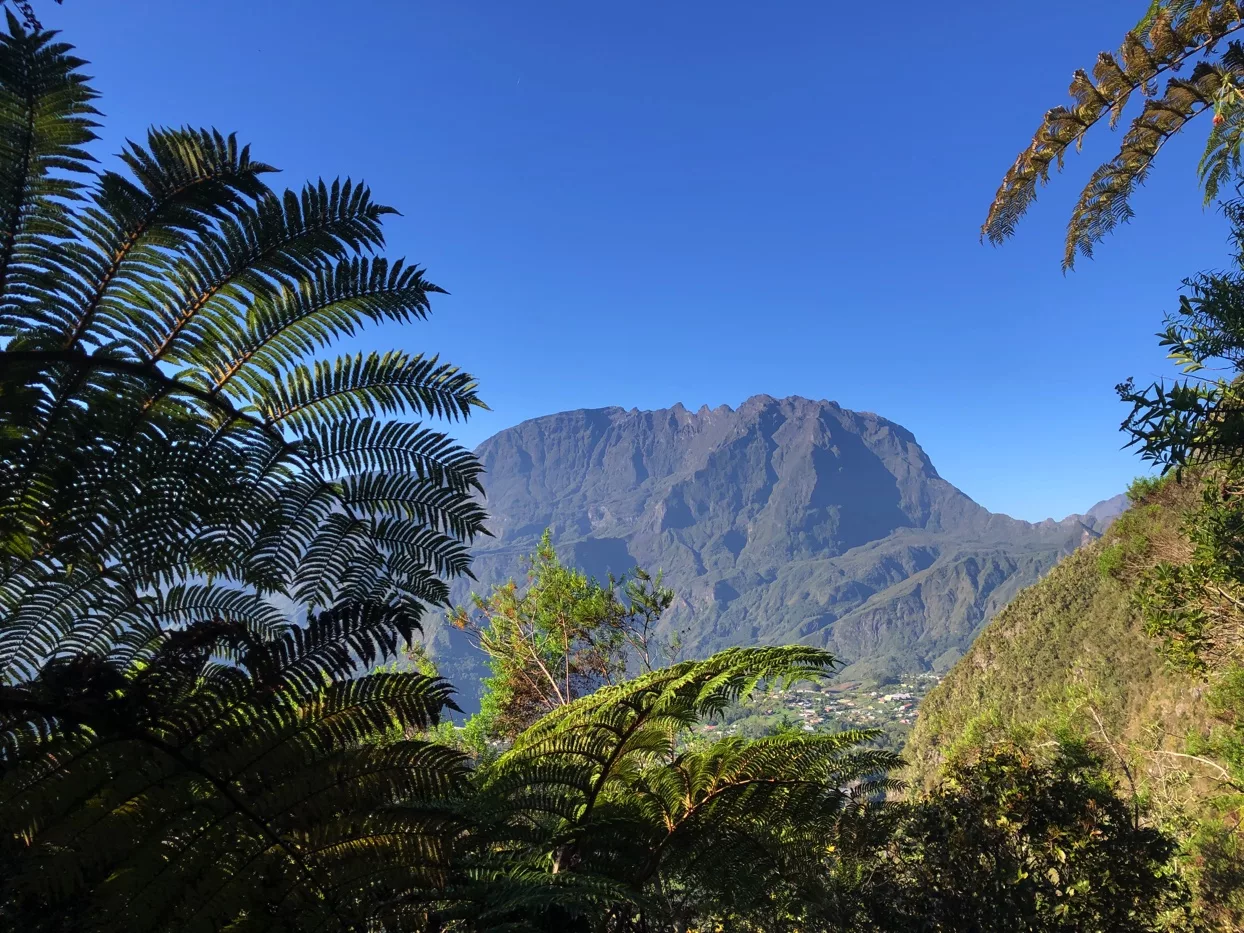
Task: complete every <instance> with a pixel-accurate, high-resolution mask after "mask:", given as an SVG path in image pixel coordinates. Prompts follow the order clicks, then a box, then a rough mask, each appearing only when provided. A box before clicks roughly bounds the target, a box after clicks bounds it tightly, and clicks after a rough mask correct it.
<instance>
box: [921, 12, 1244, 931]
mask: <svg viewBox="0 0 1244 933" xmlns="http://www.w3.org/2000/svg"><path fill="white" fill-rule="evenodd" d="M1241 28H1244V14H1242V12H1241V9H1240V8H1239V6H1238V5H1237V4H1235V3H1223V2H1183V3H1163V2H1158V3H1154V4H1153V6H1152V9H1151V10H1150V13H1149V15H1148V16H1147V17H1146V18H1145V20H1144V21H1142V23H1141V25H1140V27H1138V29H1137V30H1134V31H1133V32H1131V33H1129V34H1128V36H1127V39H1126V41H1125V43H1124V45H1123V48H1122V49H1121V51H1120V53H1119V54H1118V55H1117V56H1111V55H1106V54H1103V56H1102V57H1101V58H1100V59H1099V62H1098V65H1097V67H1096V68H1095V69H1094V73H1093V77H1092V78H1091V79H1090V78H1089V76H1088V75H1087V74H1086V73H1084V72H1077V74H1076V77H1075V80H1074V81H1073V84H1072V95H1073V97H1074V98H1075V101H1076V106H1075V107H1072V108H1055V109H1054V110H1051V111H1050V112H1049V113H1048V114H1047V116H1046V118H1045V121H1044V123H1043V125H1042V127H1041V129H1040V130H1039V131H1038V133H1037V136H1036V137H1035V138H1034V140H1033V143H1032V145H1031V146H1030V147H1029V149H1027V150H1026V151H1025V152H1024V153H1021V155H1020V157H1019V159H1018V160H1017V162H1016V163H1015V166H1014V167H1013V168H1012V169H1011V171H1010V172H1009V173H1008V174H1007V177H1006V179H1005V181H1004V182H1003V186H1002V189H1001V190H1000V191H999V194H998V198H997V200H996V201H995V202H994V205H993V208H992V210H991V213H990V217H989V220H988V221H987V223H986V226H985V233H986V235H988V236H989V237H991V238H993V239H995V240H1001V239H1004V238H1006V237H1007V236H1009V235H1010V233H1011V232H1012V231H1013V229H1014V225H1015V223H1016V222H1017V221H1018V219H1019V217H1020V216H1021V215H1022V214H1023V213H1024V211H1025V210H1026V209H1027V207H1028V205H1029V203H1030V202H1031V200H1032V198H1033V196H1034V194H1035V190H1036V186H1037V184H1038V182H1044V181H1046V180H1048V175H1049V167H1050V166H1051V165H1052V164H1054V163H1055V162H1056V161H1057V162H1058V163H1059V164H1061V159H1062V156H1063V153H1064V152H1065V150H1066V149H1067V148H1068V147H1069V146H1070V145H1071V144H1072V143H1075V142H1078V140H1079V138H1080V137H1081V136H1082V135H1083V134H1084V133H1085V132H1087V131H1088V129H1089V128H1090V127H1091V126H1092V125H1094V124H1095V123H1097V122H1099V121H1100V120H1102V119H1104V118H1105V117H1106V115H1107V114H1111V116H1112V118H1117V116H1118V111H1119V109H1121V107H1122V105H1123V103H1125V102H1126V99H1127V96H1128V94H1129V93H1131V92H1132V91H1135V90H1143V91H1144V92H1145V93H1146V94H1147V95H1148V96H1149V97H1150V99H1149V100H1148V101H1147V102H1146V104H1145V106H1144V108H1143V111H1142V113H1141V115H1140V116H1139V117H1138V118H1137V119H1136V121H1135V122H1134V123H1133V124H1132V126H1131V128H1130V129H1129V130H1128V132H1127V133H1126V134H1125V136H1124V139H1123V145H1122V148H1121V150H1120V153H1119V156H1118V157H1117V158H1116V159H1114V160H1113V161H1112V162H1110V163H1108V164H1107V165H1105V166H1103V167H1102V168H1101V169H1099V170H1098V171H1097V172H1096V173H1095V174H1094V175H1093V178H1092V180H1091V181H1090V184H1089V186H1088V188H1086V190H1085V193H1084V195H1083V196H1082V198H1081V201H1080V203H1079V204H1078V205H1077V207H1076V210H1075V212H1074V214H1073V218H1072V222H1071V227H1070V230H1069V233H1068V243H1067V257H1066V258H1067V264H1068V265H1070V264H1071V262H1072V260H1073V259H1074V257H1075V252H1076V251H1077V250H1079V251H1080V252H1082V253H1085V254H1091V249H1092V246H1093V244H1094V243H1096V242H1097V241H1098V240H1100V239H1101V238H1102V237H1103V236H1104V235H1105V234H1106V233H1108V232H1109V230H1110V229H1111V228H1112V227H1113V226H1114V225H1115V224H1117V223H1118V222H1119V221H1120V220H1125V219H1128V218H1129V217H1130V216H1131V211H1130V208H1129V207H1128V205H1127V198H1128V196H1129V194H1130V192H1131V190H1132V189H1133V188H1134V186H1135V184H1137V183H1138V182H1140V181H1141V180H1143V178H1144V176H1145V173H1146V172H1147V171H1148V168H1149V165H1150V163H1151V161H1152V159H1153V158H1154V156H1155V155H1156V153H1157V151H1158V149H1159V148H1160V146H1161V144H1162V142H1163V141H1164V140H1165V139H1166V138H1167V137H1169V136H1170V135H1171V134H1172V133H1173V132H1175V131H1177V130H1178V129H1179V128H1180V127H1182V126H1183V125H1184V124H1185V123H1186V122H1187V121H1189V120H1191V119H1192V118H1194V117H1195V116H1197V115H1198V114H1201V113H1212V114H1213V121H1212V129H1211V133H1210V138H1209V143H1208V147H1207V149H1206V153H1205V156H1204V158H1203V160H1202V163H1201V172H1202V178H1203V181H1204V184H1205V191H1206V197H1207V200H1213V199H1216V198H1218V197H1219V196H1220V195H1221V194H1222V193H1223V192H1225V191H1227V190H1229V189H1230V187H1231V186H1235V187H1236V188H1237V190H1238V185H1239V182H1240V177H1239V176H1240V146H1241V142H1242V134H1244V110H1242V108H1241V102H1242V101H1244V96H1242V92H1241V66H1242V65H1244V47H1242V46H1241V45H1240V44H1239V43H1238V42H1237V41H1235V40H1232V39H1230V37H1231V36H1232V35H1233V34H1235V33H1237V32H1238V31H1239V30H1240V29H1241ZM1181 64H1192V68H1191V69H1190V73H1188V74H1186V75H1184V76H1181V77H1176V78H1171V79H1170V81H1169V82H1168V84H1167V86H1166V89H1165V92H1164V93H1163V94H1161V95H1158V94H1157V93H1156V88H1154V87H1153V86H1152V85H1151V83H1150V82H1152V81H1153V79H1154V78H1155V77H1157V76H1158V75H1160V74H1162V73H1163V72H1166V71H1170V70H1174V69H1176V68H1177V67H1178V66H1179V65H1181ZM1220 206H1221V207H1222V209H1223V211H1224V212H1225V214H1226V216H1227V218H1228V220H1229V221H1230V222H1231V224H1232V228H1233V234H1232V243H1233V246H1234V247H1235V251H1236V256H1235V268H1234V269H1233V270H1231V271H1226V272H1211V273H1203V274H1200V275H1197V276H1194V277H1192V278H1190V279H1188V280H1187V281H1185V283H1184V289H1183V292H1182V294H1181V295H1180V296H1179V298H1178V305H1177V307H1176V309H1175V310H1174V311H1173V312H1171V313H1170V314H1169V315H1168V317H1167V320H1166V326H1165V327H1164V329H1163V331H1162V332H1161V333H1160V334H1159V338H1160V341H1161V345H1162V346H1163V347H1165V348H1166V349H1167V350H1168V352H1169V355H1170V359H1171V360H1172V361H1173V362H1174V363H1175V364H1176V365H1178V366H1179V367H1181V368H1182V370H1183V374H1184V375H1183V377H1182V378H1180V379H1177V380H1175V381H1173V382H1170V383H1167V382H1164V381H1158V382H1156V383H1153V384H1151V385H1149V386H1147V387H1137V386H1136V385H1135V384H1134V382H1133V381H1132V380H1130V379H1129V380H1126V381H1125V382H1123V383H1121V384H1120V385H1119V387H1118V391H1119V395H1120V397H1121V398H1122V400H1123V401H1124V402H1125V403H1126V404H1127V405H1128V406H1129V410H1128V413H1127V415H1126V417H1125V418H1124V421H1123V425H1122V429H1123V432H1124V435H1125V437H1127V438H1128V443H1129V446H1133V447H1134V448H1135V449H1136V450H1137V451H1138V453H1139V454H1140V455H1141V457H1142V458H1143V459H1144V460H1146V461H1148V462H1150V463H1151V464H1153V465H1155V466H1157V467H1158V468H1159V469H1160V471H1161V474H1162V477H1163V478H1162V479H1156V480H1155V479H1145V480H1140V481H1137V483H1136V484H1135V485H1134V486H1133V489H1132V490H1131V491H1130V493H1129V495H1130V497H1131V499H1132V501H1133V507H1132V509H1131V510H1130V511H1129V512H1128V514H1127V515H1125V516H1124V517H1123V518H1122V519H1120V520H1119V521H1118V522H1117V523H1116V524H1115V525H1114V526H1113V527H1112V528H1111V529H1110V530H1109V532H1107V534H1106V536H1105V537H1104V539H1103V540H1101V541H1099V542H1096V543H1095V544H1094V545H1093V546H1092V547H1089V548H1086V549H1083V550H1081V551H1080V552H1079V553H1077V554H1075V555H1074V556H1072V557H1071V558H1069V559H1068V560H1066V561H1065V562H1063V563H1062V564H1061V565H1060V566H1059V567H1057V568H1056V569H1055V570H1054V571H1053V572H1052V573H1051V574H1050V575H1049V576H1048V577H1047V578H1046V579H1045V580H1043V581H1042V582H1041V583H1040V584H1038V585H1037V586H1034V587H1032V588H1031V589H1029V590H1028V591H1026V592H1024V593H1023V594H1021V595H1020V597H1019V598H1018V599H1016V600H1015V602H1014V603H1012V604H1011V605H1010V606H1009V607H1008V608H1007V609H1006V610H1005V611H1004V612H1003V613H1001V614H1000V615H999V616H998V618H997V619H996V620H995V622H994V623H993V624H992V625H991V626H990V627H989V628H988V629H987V630H986V631H985V632H984V633H983V635H982V636H981V638H980V639H979V640H978V641H977V643H976V644H975V645H974V646H973V647H972V649H971V650H970V651H969V652H968V654H967V655H966V656H965V657H964V659H963V661H962V662H961V663H960V664H959V665H958V666H957V667H956V668H955V669H954V670H953V671H952V672H951V673H950V675H949V676H948V677H947V678H946V679H945V680H944V681H943V682H942V684H941V685H940V686H939V687H938V688H937V689H935V690H934V691H933V692H932V693H931V694H930V696H929V698H928V700H927V702H926V704H925V706H924V707H923V712H922V716H921V719H920V721H919V722H918V724H917V728H916V730H915V734H914V736H913V741H912V743H911V746H910V749H909V751H910V754H911V758H912V763H913V766H912V775H913V778H914V779H915V782H916V783H917V784H919V785H923V786H932V785H936V784H937V783H938V782H939V781H940V780H941V779H942V778H943V776H944V775H945V774H947V773H948V771H949V772H950V773H953V772H954V771H955V770H956V769H958V768H960V767H961V764H960V762H962V761H964V760H971V759H973V758H974V757H975V756H978V755H979V754H980V753H981V749H987V748H991V747H993V744H994V743H996V742H998V741H1000V740H1006V741H1010V742H1014V743H1016V744H1017V746H1018V747H1022V748H1023V749H1024V750H1025V752H1026V753H1028V754H1033V755H1038V756H1039V755H1041V754H1042V749H1044V748H1047V747H1050V746H1054V747H1064V746H1066V745H1067V744H1068V743H1087V744H1088V745H1090V746H1091V747H1093V748H1095V749H1097V750H1098V754H1099V755H1100V756H1101V758H1102V760H1103V761H1104V762H1105V763H1106V764H1107V766H1108V767H1109V768H1110V769H1111V770H1112V771H1113V772H1114V774H1115V776H1116V778H1117V779H1118V780H1119V781H1121V782H1123V783H1124V785H1125V786H1126V787H1127V789H1128V794H1129V796H1130V798H1131V806H1132V808H1133V812H1134V814H1135V818H1136V819H1137V821H1140V822H1144V823H1147V824H1148V825H1151V826H1154V827H1158V828H1161V829H1163V830H1165V831H1167V832H1168V833H1170V834H1172V835H1173V836H1175V837H1177V838H1178V839H1179V840H1180V845H1181V853H1180V857H1179V859H1178V860H1177V863H1176V864H1177V867H1178V870H1179V872H1180V873H1181V874H1182V875H1183V876H1184V877H1185V878H1186V879H1187V881H1188V883H1189V885H1190V887H1191V892H1192V895H1193V901H1192V903H1191V907H1190V910H1189V912H1188V915H1187V916H1185V917H1181V918H1178V919H1176V918H1174V917H1168V918H1166V919H1165V920H1164V922H1165V923H1166V924H1167V925H1168V926H1174V927H1178V926H1179V925H1180V924H1181V923H1184V922H1191V923H1193V924H1195V925H1196V926H1197V927H1200V928H1206V929H1221V930H1236V929H1240V928H1241V926H1244V837H1242V836H1241V833H1240V807H1241V805H1242V804H1244V660H1242V659H1241V648H1242V647H1244V557H1242V555H1244V484H1242V483H1241V478H1242V472H1241V471H1244V416H1242V414H1241V412H1242V410H1244V409H1242V408H1241V405H1240V402H1241V398H1240V391H1241V384H1242V383H1241V378H1242V377H1244V205H1242V204H1241V202H1239V201H1227V202H1226V203H1223V204H1221V205H1220Z"/></svg>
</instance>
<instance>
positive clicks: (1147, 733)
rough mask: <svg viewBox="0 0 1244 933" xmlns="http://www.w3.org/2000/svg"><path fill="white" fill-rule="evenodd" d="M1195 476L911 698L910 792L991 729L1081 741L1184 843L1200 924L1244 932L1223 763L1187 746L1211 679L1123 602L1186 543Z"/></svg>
mask: <svg viewBox="0 0 1244 933" xmlns="http://www.w3.org/2000/svg"><path fill="white" fill-rule="evenodd" d="M1201 489H1202V486H1201V483H1200V482H1198V481H1197V480H1195V479H1191V478H1185V480H1184V482H1183V483H1176V482H1174V481H1165V482H1162V483H1160V484H1153V485H1150V486H1148V487H1147V488H1146V489H1145V494H1144V495H1143V496H1141V497H1140V499H1139V501H1138V502H1137V503H1136V504H1135V505H1134V506H1133V508H1132V509H1131V510H1130V511H1129V512H1127V513H1126V514H1125V515H1124V516H1122V517H1121V518H1120V519H1119V520H1118V521H1117V522H1115V524H1114V525H1113V526H1111V528H1110V529H1108V530H1107V532H1106V534H1105V535H1104V536H1103V537H1102V538H1101V539H1100V540H1098V541H1095V542H1093V543H1091V544H1089V545H1086V546H1085V547H1082V548H1080V549H1079V550H1078V551H1076V552H1075V553H1074V554H1072V555H1071V556H1069V557H1068V558H1066V559H1065V560H1064V561H1062V563H1060V564H1059V565H1058V566H1056V567H1055V568H1054V569H1053V570H1051V571H1050V572H1049V574H1047V575H1046V576H1045V578H1043V579H1042V580H1041V581H1040V582H1038V583H1036V584H1034V585H1033V586H1030V587H1028V588H1027V589H1025V590H1024V591H1022V592H1021V593H1020V594H1019V595H1018V596H1017V597H1016V598H1015V599H1014V601H1012V602H1011V603H1010V605H1008V606H1007V607H1006V608H1005V609H1004V610H1002V612H1001V613H999V614H998V616H997V617H995V619H994V620H993V621H992V622H991V623H990V624H989V625H988V626H987V627H986V628H985V630H984V631H983V632H982V633H981V635H980V637H979V638H978V639H977V640H976V642H975V643H974V644H973V645H972V647H971V648H970V649H969V650H968V652H967V653H966V654H965V655H964V657H963V658H962V659H961V660H960V661H959V663H958V664H957V665H956V666H955V667H954V668H953V669H952V670H951V671H950V673H949V674H948V675H947V676H946V677H945V678H944V679H943V681H942V683H941V684H940V685H939V686H938V687H937V688H936V689H934V690H933V691H932V692H931V693H930V694H929V696H928V697H927V698H926V700H925V702H924V703H923V704H922V705H921V709H920V714H919V717H918V719H917V722H916V725H915V728H914V730H913V733H912V737H911V740H910V742H909V744H908V746H907V749H906V753H905V755H906V757H907V759H908V761H909V763H910V766H909V773H908V778H909V780H910V781H911V782H912V785H913V786H914V787H915V788H921V787H929V786H932V785H935V784H936V783H938V780H939V776H940V773H941V770H942V767H943V765H944V764H945V763H946V762H947V761H950V760H954V759H956V758H957V757H960V756H966V755H970V754H971V753H972V752H973V751H974V750H976V749H979V748H982V747H984V746H985V745H987V744H989V743H990V742H992V741H996V740H1000V739H1004V738H1006V739H1016V740H1019V741H1020V742H1021V743H1023V744H1025V745H1026V746H1027V747H1029V748H1031V749H1033V750H1034V752H1038V753H1039V750H1040V749H1041V748H1043V747H1049V746H1053V745H1055V744H1057V742H1059V741H1063V740H1067V739H1073V740H1077V741H1085V740H1087V741H1089V742H1091V743H1093V744H1094V745H1095V746H1097V747H1098V748H1099V749H1101V750H1102V752H1103V755H1104V757H1106V758H1107V759H1108V760H1112V761H1114V762H1115V763H1116V765H1117V769H1116V770H1117V772H1118V775H1119V778H1120V781H1121V782H1123V783H1124V786H1128V785H1130V787H1131V788H1132V789H1133V790H1134V792H1135V795H1136V799H1137V803H1138V813H1139V814H1140V816H1141V818H1143V819H1146V820H1150V821H1153V822H1156V823H1160V824H1161V825H1163V826H1164V827H1165V828H1167V829H1168V830H1171V831H1173V832H1175V833H1176V834H1177V835H1178V836H1180V837H1181V838H1183V839H1184V840H1185V851H1186V856H1187V857H1186V859H1185V862H1184V866H1185V870H1186V871H1187V872H1188V873H1189V875H1190V878H1191V880H1192V881H1193V884H1194V887H1195V888H1196V889H1197V890H1198V902H1199V906H1200V908H1201V917H1202V920H1203V921H1204V922H1205V923H1206V925H1207V927H1208V928H1210V929H1222V930H1227V929H1244V853H1242V852H1241V846H1240V837H1239V835H1238V832H1237V829H1236V826H1237V824H1238V811H1234V810H1232V809H1231V807H1230V806H1226V805H1224V803H1223V801H1224V800H1229V794H1228V793H1227V792H1228V791H1229V788H1227V787H1226V786H1225V784H1224V780H1223V776H1224V771H1223V769H1222V767H1221V765H1220V764H1219V763H1217V762H1215V761H1213V760H1212V759H1211V758H1208V757H1205V756H1204V755H1201V754H1197V752H1198V751H1199V750H1200V744H1201V743H1199V739H1200V738H1201V737H1203V736H1205V735H1208V734H1209V733H1210V732H1212V731H1213V730H1214V729H1215V728H1216V727H1217V726H1218V725H1219V720H1217V718H1216V715H1215V711H1214V710H1213V709H1212V708H1211V705H1210V703H1209V699H1208V692H1209V685H1208V684H1207V682H1206V681H1205V680H1204V679H1202V678H1199V677H1197V676H1195V675H1192V674H1189V673H1184V672H1181V671H1177V670H1174V669H1172V668H1170V667H1169V666H1168V665H1167V664H1166V663H1165V662H1164V661H1163V659H1162V657H1161V656H1160V655H1159V653H1158V650H1157V648H1158V645H1157V642H1156V641H1155V640H1154V639H1153V638H1150V637H1149V636H1148V635H1146V633H1145V631H1144V627H1143V623H1142V620H1141V618H1140V615H1139V613H1137V612H1136V611H1135V609H1134V607H1133V605H1132V596H1133V593H1134V592H1135V589H1136V586H1137V583H1138V581H1139V578H1140V576H1141V574H1143V573H1144V572H1145V571H1146V570H1147V569H1149V568H1152V567H1153V566H1154V565H1155V564H1157V563H1158V562H1160V561H1169V562H1173V563H1180V562H1182V561H1184V560H1186V559H1187V558H1188V556H1189V554H1190V553H1191V548H1190V545H1189V544H1188V542H1187V539H1186V538H1185V536H1184V535H1183V534H1182V532H1181V527H1182V525H1183V522H1184V521H1185V516H1187V514H1188V513H1189V511H1190V510H1192V509H1194V508H1196V507H1197V505H1198V504H1199V503H1200V501H1201Z"/></svg>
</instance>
